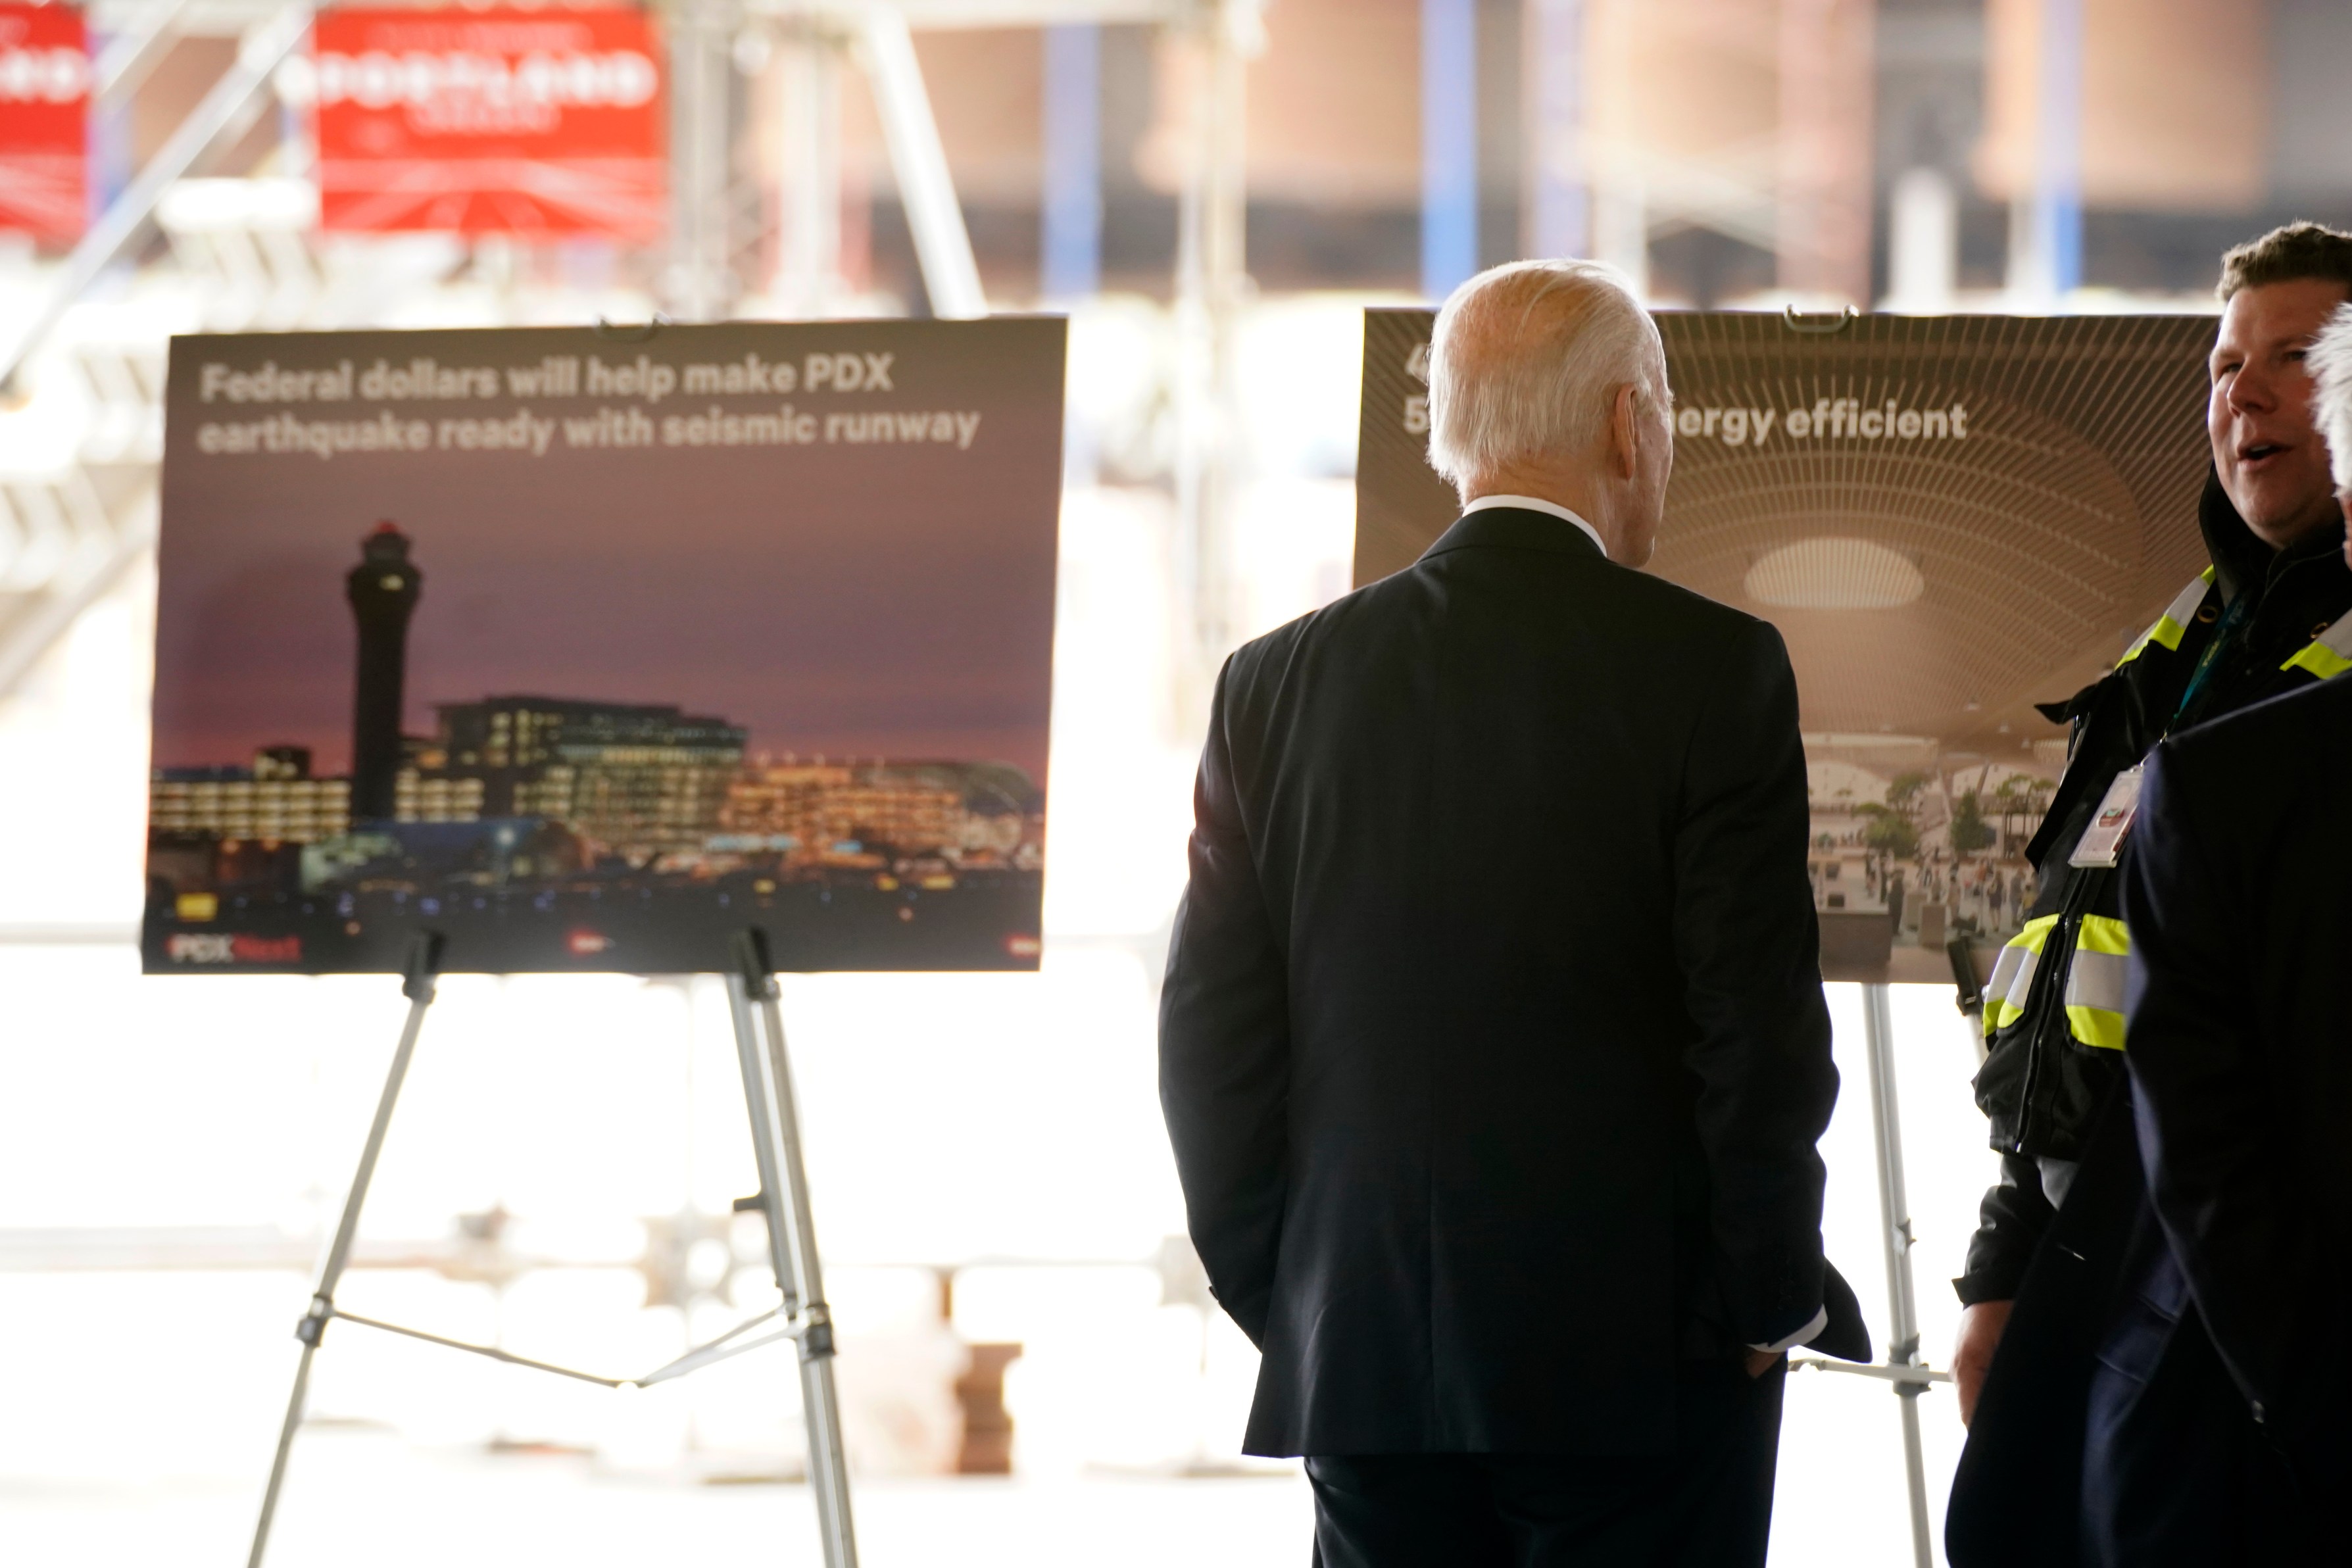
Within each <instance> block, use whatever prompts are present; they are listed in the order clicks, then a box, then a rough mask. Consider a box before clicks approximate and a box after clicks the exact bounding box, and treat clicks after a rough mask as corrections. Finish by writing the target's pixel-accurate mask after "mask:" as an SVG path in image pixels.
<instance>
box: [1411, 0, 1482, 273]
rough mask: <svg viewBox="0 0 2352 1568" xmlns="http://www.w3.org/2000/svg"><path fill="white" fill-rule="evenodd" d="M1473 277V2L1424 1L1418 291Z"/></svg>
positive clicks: (1475, 130) (1475, 117)
mask: <svg viewBox="0 0 2352 1568" xmlns="http://www.w3.org/2000/svg"><path fill="white" fill-rule="evenodd" d="M1477 270H1478V5H1477V0H1421V289H1422V292H1423V294H1425V295H1427V296H1428V297H1429V298H1431V299H1433V300H1443V299H1444V298H1445V296H1447V295H1448V294H1451V293H1452V292H1454V287H1455V285H1457V284H1459V283H1461V282H1462V281H1463V280H1464V279H1466V278H1468V277H1469V276H1470V275H1471V274H1472V273H1474V272H1475V271H1477Z"/></svg>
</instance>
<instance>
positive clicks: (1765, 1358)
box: [1748, 1351, 1789, 1377]
mask: <svg viewBox="0 0 2352 1568" xmlns="http://www.w3.org/2000/svg"><path fill="white" fill-rule="evenodd" d="M1788 1353H1789V1352H1786V1351H1749V1352H1748V1376H1750V1377H1761V1376H1763V1375H1764V1374H1765V1373H1768V1372H1769V1371H1771V1370H1772V1369H1773V1368H1774V1367H1775V1366H1778V1365H1779V1364H1780V1358H1781V1357H1782V1356H1784V1355H1787V1354H1788Z"/></svg>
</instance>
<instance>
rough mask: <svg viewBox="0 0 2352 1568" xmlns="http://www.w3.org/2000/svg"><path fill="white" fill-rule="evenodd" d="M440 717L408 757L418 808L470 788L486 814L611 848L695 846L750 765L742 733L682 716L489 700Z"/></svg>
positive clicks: (445, 707)
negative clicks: (546, 826)
mask: <svg viewBox="0 0 2352 1568" xmlns="http://www.w3.org/2000/svg"><path fill="white" fill-rule="evenodd" d="M436 711H437V712H438V714H439V715H440V722H439V726H438V732H437V733H436V735H435V736H434V738H433V739H432V740H431V741H429V742H421V743H413V744H412V745H411V747H410V749H409V760H410V762H411V764H412V767H413V769H414V772H415V788H416V790H417V791H418V792H419V794H418V799H419V800H420V801H422V800H423V799H424V798H425V793H424V792H426V791H430V790H433V789H435V788H436V787H442V786H445V785H446V787H448V788H449V789H451V790H453V791H454V790H455V789H456V788H457V786H459V785H461V784H472V785H474V786H476V788H477V790H478V794H475V795H471V796H469V797H467V798H469V799H470V801H471V805H472V809H473V810H474V812H475V813H476V814H478V815H479V816H545V817H553V818H555V819H557V820H559V821H562V822H564V823H566V824H568V825H569V826H571V827H572V829H573V830H574V831H575V832H577V833H579V834H581V835H582V836H583V837H587V838H591V839H593V840H595V841H597V842H598V843H601V844H604V845H607V846H636V847H659V846H664V845H678V844H686V843H689V842H693V841H696V840H698V839H699V838H700V837H703V836H704V835H707V834H708V833H709V832H710V831H712V830H713V829H715V828H716V827H718V826H719V816H720V812H721V808H722V807H723V806H724V805H726V801H727V788H728V785H729V784H730V782H731V781H732V780H733V779H734V777H735V775H736V773H737V772H738V771H739V770H740V768H741V767H742V764H743V744H744V741H745V738H746V737H745V733H744V731H742V730H741V729H740V728H738V727H737V726H735V725H732V724H730V723H728V722H727V721H725V720H723V719H715V718H710V717H707V716H702V715H697V714H689V713H688V712H686V711H685V710H682V709H679V708H676V707H670V706H661V705H650V706H648V705H631V704H623V703H614V702H580V701H573V700H568V699H563V698H553V697H489V698H485V699H483V700H481V701H478V702H449V703H443V704H441V705H440V706H439V707H438V708H437V710H436ZM448 798H449V799H451V800H452V801H453V802H454V801H455V800H456V799H457V796H456V795H454V794H453V795H450V796H449V797H448ZM450 820H457V819H456V818H452V819H450Z"/></svg>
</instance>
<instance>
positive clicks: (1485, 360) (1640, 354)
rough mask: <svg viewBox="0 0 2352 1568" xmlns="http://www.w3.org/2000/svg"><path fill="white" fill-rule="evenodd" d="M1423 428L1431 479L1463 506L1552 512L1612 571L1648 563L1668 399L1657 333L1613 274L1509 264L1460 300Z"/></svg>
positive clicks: (1659, 502)
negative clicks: (1537, 505)
mask: <svg viewBox="0 0 2352 1568" xmlns="http://www.w3.org/2000/svg"><path fill="white" fill-rule="evenodd" d="M1429 415H1430V437H1429V461H1430V466H1431V467H1433V468H1435V469H1436V470H1437V471H1438V472H1439V473H1440V474H1442V475H1444V477H1445V478H1446V479H1450V480H1452V481H1453V484H1454V489H1455V491H1456V492H1458V493H1459V494H1460V496H1461V497H1462V500H1463V501H1464V503H1465V505H1466V504H1467V503H1469V502H1471V501H1474V500H1477V499H1478V498H1479V497H1481V496H1492V495H1522V496H1530V497H1533V498H1535V499H1536V500H1548V501H1549V502H1551V503H1552V504H1553V505H1555V506H1560V507H1565V508H1567V509H1568V510H1570V511H1572V512H1574V513H1576V515H1577V516H1579V517H1580V518H1582V519H1584V521H1587V522H1589V523H1591V525H1592V527H1593V530H1594V531H1596V532H1597V533H1599V534H1600V535H1601V539H1602V540H1604V541H1605V542H1607V545H1608V550H1609V558H1610V559H1611V560H1612V561H1615V562H1617V563H1620V564H1622V565H1626V566H1640V565H1642V564H1643V563H1645V562H1647V561H1648V560H1649V559H1650V551H1651V549H1652V547H1653V546H1654V544H1655V542H1656V541H1657V533H1658V520H1659V517H1660V516H1661V514H1662V513H1663V512H1664V510H1665V499H1666V476H1667V475H1668V473H1669V472H1671V471H1672V469H1673V468H1674V397H1673V395H1672V394H1671V393H1670V392H1669V391H1668V390H1667V388H1666V355H1665V349H1664V345H1663V344H1661V343H1660V342H1659V341H1658V329H1657V326H1656V324H1655V323H1654V322H1653V321H1651V320H1650V316H1649V312H1647V311H1646V310H1643V309H1642V305H1641V301H1639V300H1636V299H1634V297H1633V290H1632V289H1630V288H1628V287H1627V286H1626V283H1625V280H1624V279H1623V277H1622V275H1621V274H1620V273H1618V272H1617V271H1616V269H1615V268H1611V267H1607V266H1604V265H1602V264H1601V263H1600V262H1597V261H1518V262H1514V263H1512V264H1511V265H1509V266H1507V267H1497V268H1492V269H1491V270H1488V271H1486V272H1481V273H1480V274H1478V276H1477V277H1475V278H1473V279H1470V281H1468V282H1467V283H1465V284H1463V285H1462V287H1461V288H1459V289H1455V290H1454V295H1453V298H1451V299H1449V300H1446V301H1445V306H1444V309H1443V310H1439V311H1438V313H1437V328H1436V331H1435V333H1434V335H1433V337H1432V339H1431V341H1430V348H1429ZM1562 526H1563V527H1565V526H1566V525H1565V524H1563V525H1562Z"/></svg>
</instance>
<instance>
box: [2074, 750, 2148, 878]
mask: <svg viewBox="0 0 2352 1568" xmlns="http://www.w3.org/2000/svg"><path fill="white" fill-rule="evenodd" d="M2146 771H2147V763H2137V764H2135V765H2133V766H2131V767H2128V768H2126V769H2125V770H2124V771H2123V772H2121V773H2117V774H2116V782H2115V783H2113V784H2109V785H2108V786H2107V793H2106V795H2105V796H2104V797H2103V798H2102V799H2101V800H2100V802H2099V809H2098V811H2097V813H2096V814H2095V815H2094V816H2092V818H2091V826H2089V827H2087V828H2085V829H2084V831H2083V837H2082V838H2081V839H2080V840H2079V841H2077V842H2076V844H2075V846H2074V853H2073V854H2072V855H2069V856H2067V857H2066V864H2068V865H2069V866H2082V867H2100V866H2112V865H2114V864H2115V863H2116V861H2118V860H2120V859H2122V858H2123V853H2124V836H2125V835H2126V834H2127V833H2129V832H2130V831H2131V825H2132V818H2134V817H2136V816H2138V815H2139V787H2140V781H2141V778H2142V777H2143V775H2144V774H2145V773H2146Z"/></svg>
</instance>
